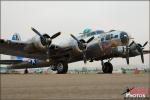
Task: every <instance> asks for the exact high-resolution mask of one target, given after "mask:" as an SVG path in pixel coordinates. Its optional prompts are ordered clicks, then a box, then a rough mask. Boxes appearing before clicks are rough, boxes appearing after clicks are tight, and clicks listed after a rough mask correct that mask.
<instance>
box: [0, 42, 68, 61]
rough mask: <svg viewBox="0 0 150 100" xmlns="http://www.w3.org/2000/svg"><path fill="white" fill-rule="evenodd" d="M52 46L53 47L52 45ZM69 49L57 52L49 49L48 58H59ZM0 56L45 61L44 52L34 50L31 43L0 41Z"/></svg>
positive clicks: (60, 49) (65, 48)
mask: <svg viewBox="0 0 150 100" xmlns="http://www.w3.org/2000/svg"><path fill="white" fill-rule="evenodd" d="M53 46H54V45H53ZM70 50H71V48H68V47H64V48H61V47H58V48H57V50H55V49H51V48H50V52H51V53H50V56H49V57H50V58H52V59H53V58H54V59H55V58H61V57H62V56H63V55H65V54H66V53H68V52H69V51H70ZM0 54H5V55H12V56H21V57H25V58H33V59H39V60H46V59H47V54H46V50H44V49H43V50H39V49H37V48H35V46H34V45H33V44H32V43H25V42H20V41H11V40H3V39H0Z"/></svg>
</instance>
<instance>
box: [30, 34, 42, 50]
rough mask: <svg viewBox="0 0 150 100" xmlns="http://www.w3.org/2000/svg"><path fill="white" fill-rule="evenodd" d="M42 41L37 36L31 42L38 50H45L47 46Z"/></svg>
mask: <svg viewBox="0 0 150 100" xmlns="http://www.w3.org/2000/svg"><path fill="white" fill-rule="evenodd" d="M41 41H42V39H41V38H40V37H39V36H35V37H33V38H32V39H31V42H32V43H33V45H34V46H35V47H36V48H38V49H43V48H45V45H43V44H42V42H41Z"/></svg>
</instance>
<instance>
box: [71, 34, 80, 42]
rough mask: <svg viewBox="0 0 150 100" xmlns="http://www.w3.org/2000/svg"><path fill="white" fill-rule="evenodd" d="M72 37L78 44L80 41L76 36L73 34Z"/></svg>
mask: <svg viewBox="0 0 150 100" xmlns="http://www.w3.org/2000/svg"><path fill="white" fill-rule="evenodd" d="M70 35H71V37H72V38H73V39H75V40H76V41H77V42H79V40H78V39H77V38H76V37H75V36H74V35H72V34H70Z"/></svg>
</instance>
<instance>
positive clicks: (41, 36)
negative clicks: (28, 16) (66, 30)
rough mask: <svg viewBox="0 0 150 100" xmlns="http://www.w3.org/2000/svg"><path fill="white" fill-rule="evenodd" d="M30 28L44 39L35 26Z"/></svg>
mask: <svg viewBox="0 0 150 100" xmlns="http://www.w3.org/2000/svg"><path fill="white" fill-rule="evenodd" d="M31 29H32V31H34V32H35V33H36V34H37V35H39V36H40V37H41V38H43V39H45V38H44V37H43V35H42V34H40V32H38V31H37V30H36V29H35V28H33V27H31Z"/></svg>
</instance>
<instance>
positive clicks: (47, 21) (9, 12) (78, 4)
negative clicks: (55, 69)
mask: <svg viewBox="0 0 150 100" xmlns="http://www.w3.org/2000/svg"><path fill="white" fill-rule="evenodd" d="M31 27H34V28H36V29H37V30H39V31H40V32H42V33H48V34H52V33H56V32H58V31H61V32H62V34H61V36H59V37H58V38H57V39H55V40H54V42H55V43H58V42H61V41H64V38H70V36H69V35H70V34H75V35H77V34H78V33H80V32H82V31H83V30H84V29H85V28H91V29H92V30H97V29H102V30H104V31H109V30H111V29H115V30H120V31H126V32H128V33H129V34H130V35H131V36H132V37H133V38H134V41H136V42H138V43H141V44H144V43H145V42H146V41H149V1H1V35H2V38H3V39H11V36H12V35H13V33H15V32H17V33H19V34H20V36H21V39H22V41H27V40H28V39H30V38H31V37H33V36H35V33H34V32H33V31H32V30H31ZM145 49H149V44H148V45H147V46H146V47H145ZM2 59H9V57H8V56H2ZM111 62H112V64H113V65H114V66H115V65H116V66H117V65H123V66H124V65H127V64H126V60H125V59H122V58H119V59H118V58H117V59H113V60H112V61H111ZM145 64H146V65H149V55H145ZM130 65H137V66H140V65H142V63H141V59H140V56H138V57H135V58H130ZM69 66H73V67H77V66H78V67H79V66H85V67H88V66H95V67H99V66H100V67H101V62H100V61H96V62H93V63H89V62H88V63H87V64H86V65H84V63H83V61H82V62H76V63H72V64H69ZM128 67H130V66H128Z"/></svg>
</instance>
